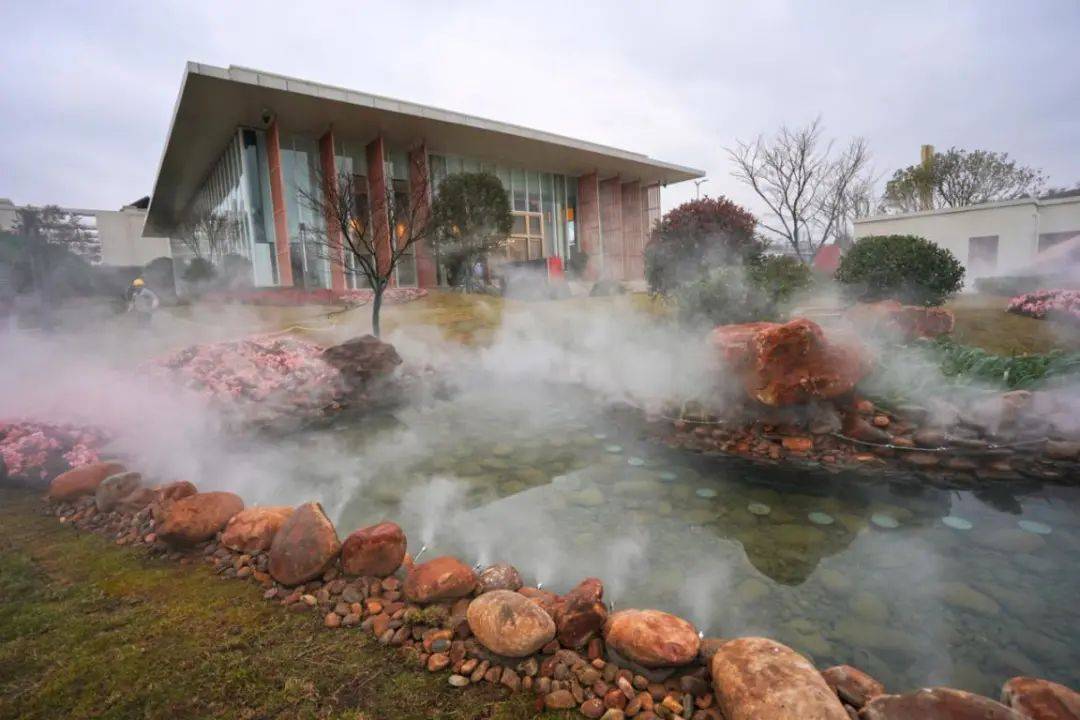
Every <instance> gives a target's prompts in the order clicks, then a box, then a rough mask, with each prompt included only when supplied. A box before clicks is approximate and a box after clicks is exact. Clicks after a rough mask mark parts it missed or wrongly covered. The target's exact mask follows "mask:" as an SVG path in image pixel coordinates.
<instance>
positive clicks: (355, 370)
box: [322, 335, 401, 390]
mask: <svg viewBox="0 0 1080 720" xmlns="http://www.w3.org/2000/svg"><path fill="white" fill-rule="evenodd" d="M322 359H323V360H325V361H326V362H327V363H329V364H330V365H332V366H333V367H335V368H337V370H338V371H339V372H340V373H341V377H342V378H343V379H344V380H345V382H346V384H347V385H348V386H349V387H350V388H351V389H353V390H363V389H364V388H366V387H367V385H368V384H369V383H371V381H373V380H376V379H379V378H382V377H385V376H387V375H389V374H390V373H392V372H393V371H394V369H395V368H396V367H397V366H398V365H400V364H401V356H400V355H398V353H397V350H395V349H394V346H393V345H391V344H389V343H384V342H382V341H381V340H379V339H378V338H377V337H375V336H374V335H364V336H362V337H358V338H353V339H352V340H347V341H345V342H343V343H341V344H340V345H335V346H333V347H330V348H327V349H326V350H324V351H323V353H322Z"/></svg>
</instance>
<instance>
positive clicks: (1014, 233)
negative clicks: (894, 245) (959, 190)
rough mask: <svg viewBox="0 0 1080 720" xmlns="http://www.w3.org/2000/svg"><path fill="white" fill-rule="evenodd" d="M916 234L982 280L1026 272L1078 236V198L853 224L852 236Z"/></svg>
mask: <svg viewBox="0 0 1080 720" xmlns="http://www.w3.org/2000/svg"><path fill="white" fill-rule="evenodd" d="M868 235H918V236H920V237H924V238H926V239H927V240H930V241H932V242H934V243H936V244H937V245H940V246H941V247H943V248H947V249H948V250H950V251H952V254H953V255H955V256H956V258H957V259H958V260H959V261H960V262H962V263H963V264H964V267H965V268H966V269H967V273H966V275H965V280H966V281H967V283H968V284H971V283H972V282H974V280H975V279H977V278H980V277H994V276H1003V275H1024V274H1028V271H1029V268H1030V266H1032V265H1034V264H1035V263H1036V261H1037V259H1038V256H1039V254H1040V253H1042V252H1044V251H1045V250H1048V249H1049V248H1051V247H1053V246H1055V245H1057V244H1058V243H1061V242H1064V241H1066V240H1070V239H1072V238H1074V237H1078V236H1080V196H1074V197H1064V198H1056V199H1052V200H1039V199H1035V198H1024V199H1021V200H1004V201H1001V202H993V203H986V204H983V205H970V206H968V207H959V208H945V209H942V210H931V211H927V212H913V213H904V214H902V215H876V216H873V217H867V218H862V219H860V220H856V221H855V237H856V238H863V237H867V236H868Z"/></svg>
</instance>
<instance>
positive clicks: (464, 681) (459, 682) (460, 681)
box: [446, 675, 469, 688]
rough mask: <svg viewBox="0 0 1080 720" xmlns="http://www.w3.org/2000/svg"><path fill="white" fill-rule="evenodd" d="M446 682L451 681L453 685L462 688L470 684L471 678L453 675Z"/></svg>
mask: <svg viewBox="0 0 1080 720" xmlns="http://www.w3.org/2000/svg"><path fill="white" fill-rule="evenodd" d="M446 682H448V683H450V685H451V686H453V687H456V688H462V687H465V686H466V685H468V684H469V678H467V677H465V676H464V675H451V676H450V677H449V678H447V680H446Z"/></svg>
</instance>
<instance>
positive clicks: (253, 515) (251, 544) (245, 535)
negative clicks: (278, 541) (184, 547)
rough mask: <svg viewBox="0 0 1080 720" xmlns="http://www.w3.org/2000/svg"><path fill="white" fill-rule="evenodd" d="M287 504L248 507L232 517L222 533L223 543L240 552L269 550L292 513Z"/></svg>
mask: <svg viewBox="0 0 1080 720" xmlns="http://www.w3.org/2000/svg"><path fill="white" fill-rule="evenodd" d="M292 513H293V509H292V508H291V507H286V506H272V507H253V508H247V509H245V510H243V511H241V512H239V513H237V514H236V515H234V516H233V517H232V519H230V520H229V523H228V524H227V525H226V526H225V531H224V532H222V533H221V544H222V545H224V546H225V547H227V548H231V549H233V550H238V551H240V552H247V553H253V552H260V551H262V550H269V549H270V544H271V543H272V542H273V541H274V536H275V535H277V532H278V530H280V529H281V526H282V525H284V524H285V521H286V520H287V519H288V518H289V516H290V515H292Z"/></svg>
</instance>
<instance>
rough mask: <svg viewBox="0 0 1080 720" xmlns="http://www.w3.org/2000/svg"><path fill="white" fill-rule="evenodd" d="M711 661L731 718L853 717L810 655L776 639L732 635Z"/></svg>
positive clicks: (825, 719)
mask: <svg viewBox="0 0 1080 720" xmlns="http://www.w3.org/2000/svg"><path fill="white" fill-rule="evenodd" d="M709 667H710V670H711V673H712V681H713V690H714V692H715V693H716V700H717V704H718V705H719V708H720V711H721V712H722V713H723V716H724V717H725V718H726V720H848V714H847V711H846V710H844V706H843V705H842V704H841V703H840V700H839V699H837V696H836V694H835V693H834V692H833V691H832V689H830V688H829V685H828V684H827V683H826V682H825V679H824V678H822V677H821V674H820V673H818V671H817V670H816V669H814V666H813V665H812V664H811V663H810V661H809V660H807V659H806V658H805V657H803V656H802V655H800V654H799V653H797V652H795V651H794V650H792V649H791V648H789V647H788V646H786V645H783V644H781V643H778V642H776V641H774V640H769V639H767V638H760V637H745V638H738V639H735V640H729V641H728V642H726V643H724V644H723V645H721V646H720V648H719V649H718V650H717V651H716V654H714V655H713V657H712V660H711V661H710V663H709Z"/></svg>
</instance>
